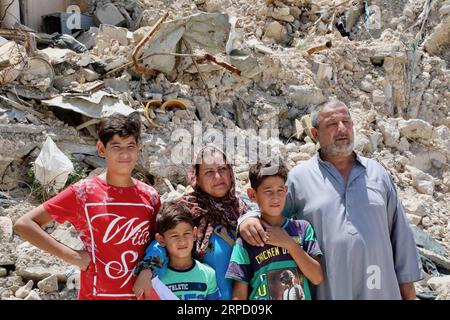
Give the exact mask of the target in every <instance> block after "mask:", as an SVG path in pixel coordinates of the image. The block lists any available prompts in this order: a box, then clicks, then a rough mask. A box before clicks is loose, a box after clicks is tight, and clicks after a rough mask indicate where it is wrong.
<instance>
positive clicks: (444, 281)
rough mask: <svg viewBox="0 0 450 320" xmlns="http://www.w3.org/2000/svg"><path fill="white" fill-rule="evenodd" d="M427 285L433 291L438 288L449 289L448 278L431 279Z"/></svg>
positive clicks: (449, 277) (449, 281) (449, 278)
mask: <svg viewBox="0 0 450 320" xmlns="http://www.w3.org/2000/svg"><path fill="white" fill-rule="evenodd" d="M427 284H428V285H429V286H430V287H431V289H433V290H434V291H437V290H438V289H440V287H443V286H444V287H450V276H443V277H432V278H430V280H428V281H427Z"/></svg>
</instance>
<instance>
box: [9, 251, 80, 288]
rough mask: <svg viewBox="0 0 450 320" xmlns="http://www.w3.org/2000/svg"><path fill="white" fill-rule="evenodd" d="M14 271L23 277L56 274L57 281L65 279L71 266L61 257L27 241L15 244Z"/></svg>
mask: <svg viewBox="0 0 450 320" xmlns="http://www.w3.org/2000/svg"><path fill="white" fill-rule="evenodd" d="M15 265H16V272H17V274H18V275H19V276H21V277H23V278H24V279H31V280H35V281H39V280H43V279H45V278H47V277H49V276H51V275H56V276H57V277H58V280H59V281H66V279H67V276H66V274H67V272H68V271H70V270H71V269H72V266H71V265H69V264H67V263H66V262H64V261H62V260H61V259H59V258H57V257H55V256H53V255H51V254H49V253H47V252H44V251H42V250H40V249H38V248H36V247H35V246H33V245H32V244H30V243H29V242H24V243H22V244H20V245H19V246H17V261H16V263H15Z"/></svg>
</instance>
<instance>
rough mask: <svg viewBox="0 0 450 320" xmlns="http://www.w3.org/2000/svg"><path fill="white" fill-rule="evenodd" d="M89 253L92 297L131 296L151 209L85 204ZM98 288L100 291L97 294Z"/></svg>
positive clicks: (143, 247) (131, 204)
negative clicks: (92, 283) (90, 248)
mask: <svg viewBox="0 0 450 320" xmlns="http://www.w3.org/2000/svg"><path fill="white" fill-rule="evenodd" d="M84 208H85V214H86V220H87V221H88V227H89V232H90V235H91V237H90V238H91V239H90V240H91V246H92V248H93V250H92V251H91V254H92V263H93V264H94V268H95V271H94V288H93V292H92V294H93V295H94V296H99V297H100V296H103V297H133V296H134V295H133V294H132V292H133V291H132V282H130V280H131V279H132V277H133V270H134V268H135V266H136V264H137V262H138V261H139V260H140V258H142V256H143V253H144V251H145V249H146V245H147V243H148V242H149V240H150V230H149V227H150V217H151V215H152V214H153V207H151V206H149V205H145V204H140V203H114V202H106V203H105V202H101V203H87V204H86V205H85V207H84ZM98 288H104V289H102V290H101V291H102V292H98Z"/></svg>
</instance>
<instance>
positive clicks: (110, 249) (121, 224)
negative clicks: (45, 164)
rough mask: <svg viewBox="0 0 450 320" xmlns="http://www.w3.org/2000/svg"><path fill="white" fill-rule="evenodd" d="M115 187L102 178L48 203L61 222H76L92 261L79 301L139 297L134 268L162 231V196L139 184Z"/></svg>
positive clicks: (84, 182) (82, 276)
mask: <svg viewBox="0 0 450 320" xmlns="http://www.w3.org/2000/svg"><path fill="white" fill-rule="evenodd" d="M133 182H134V183H135V185H134V186H132V187H114V186H111V185H108V184H107V183H106V182H105V181H104V180H102V179H101V178H99V177H93V178H88V179H85V180H81V181H79V182H77V183H75V184H73V185H71V186H69V187H68V188H66V189H65V190H64V191H62V192H61V193H59V194H58V195H56V196H55V197H53V198H52V199H50V200H48V201H47V202H45V203H44V204H43V206H44V209H45V210H46V211H47V212H48V213H50V215H51V216H52V217H53V218H54V219H55V220H56V221H57V222H59V223H63V222H65V221H69V222H70V223H72V224H73V226H74V227H75V229H76V230H77V232H78V235H79V236H80V238H81V240H82V241H83V243H84V246H85V248H86V250H87V251H88V253H89V254H90V255H91V263H90V264H89V266H88V269H87V270H86V271H81V274H80V290H79V292H78V299H80V300H85V299H134V298H135V296H134V294H133V290H132V287H133V284H134V282H135V280H136V279H135V278H136V277H135V276H134V275H133V269H134V268H135V267H136V265H137V263H138V262H139V261H140V260H142V258H143V255H144V252H145V249H146V248H147V245H148V242H149V240H150V239H152V238H153V237H154V234H155V232H156V214H157V213H158V211H159V208H160V206H161V203H160V199H159V195H158V193H157V192H156V191H155V189H153V188H152V187H150V186H148V185H147V184H145V183H142V182H140V181H137V180H134V179H133Z"/></svg>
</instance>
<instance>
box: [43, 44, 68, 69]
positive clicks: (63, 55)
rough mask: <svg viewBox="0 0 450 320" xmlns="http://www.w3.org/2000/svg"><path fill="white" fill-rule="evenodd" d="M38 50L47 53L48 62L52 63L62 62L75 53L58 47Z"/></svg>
mask: <svg viewBox="0 0 450 320" xmlns="http://www.w3.org/2000/svg"><path fill="white" fill-rule="evenodd" d="M40 52H42V53H44V54H45V55H47V57H48V60H49V62H50V63H51V64H53V65H55V64H60V63H63V62H65V61H67V60H68V59H70V58H71V57H74V56H76V54H77V53H76V52H75V51H73V50H70V49H60V48H45V49H43V50H40Z"/></svg>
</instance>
